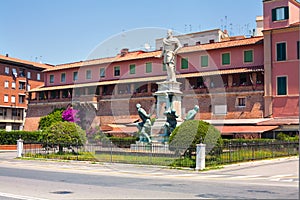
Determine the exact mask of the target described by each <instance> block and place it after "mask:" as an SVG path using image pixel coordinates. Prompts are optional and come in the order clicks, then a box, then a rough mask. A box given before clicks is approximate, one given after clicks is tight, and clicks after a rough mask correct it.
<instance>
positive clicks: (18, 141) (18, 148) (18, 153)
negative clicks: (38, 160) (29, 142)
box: [17, 138, 24, 158]
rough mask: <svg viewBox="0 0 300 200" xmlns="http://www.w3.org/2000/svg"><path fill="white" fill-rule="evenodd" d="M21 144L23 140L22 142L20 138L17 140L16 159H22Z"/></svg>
mask: <svg viewBox="0 0 300 200" xmlns="http://www.w3.org/2000/svg"><path fill="white" fill-rule="evenodd" d="M23 142H24V140H22V139H21V138H20V139H18V140H17V158H21V157H22V153H23Z"/></svg>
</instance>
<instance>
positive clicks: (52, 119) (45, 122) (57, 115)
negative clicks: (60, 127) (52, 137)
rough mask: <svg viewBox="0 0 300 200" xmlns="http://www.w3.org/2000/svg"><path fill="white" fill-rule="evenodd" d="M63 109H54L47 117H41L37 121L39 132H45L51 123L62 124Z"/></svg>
mask: <svg viewBox="0 0 300 200" xmlns="http://www.w3.org/2000/svg"><path fill="white" fill-rule="evenodd" d="M64 110H65V109H64V108H56V109H54V110H53V111H52V112H51V113H49V114H48V115H46V116H44V117H42V118H41V119H40V121H39V130H45V129H46V128H48V127H50V126H51V125H52V124H53V123H56V122H62V121H63V118H62V112H63V111H64Z"/></svg>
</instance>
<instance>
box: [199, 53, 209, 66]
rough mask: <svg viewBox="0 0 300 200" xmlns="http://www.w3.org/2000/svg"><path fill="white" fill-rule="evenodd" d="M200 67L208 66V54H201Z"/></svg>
mask: <svg viewBox="0 0 300 200" xmlns="http://www.w3.org/2000/svg"><path fill="white" fill-rule="evenodd" d="M200 59H201V67H208V55H205V56H201V57H200Z"/></svg>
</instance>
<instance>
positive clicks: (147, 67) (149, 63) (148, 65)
mask: <svg viewBox="0 0 300 200" xmlns="http://www.w3.org/2000/svg"><path fill="white" fill-rule="evenodd" d="M151 72H152V63H151V62H147V63H146V73H151Z"/></svg>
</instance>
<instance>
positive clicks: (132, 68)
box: [129, 64, 135, 74]
mask: <svg viewBox="0 0 300 200" xmlns="http://www.w3.org/2000/svg"><path fill="white" fill-rule="evenodd" d="M129 74H135V64H131V65H129Z"/></svg>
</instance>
